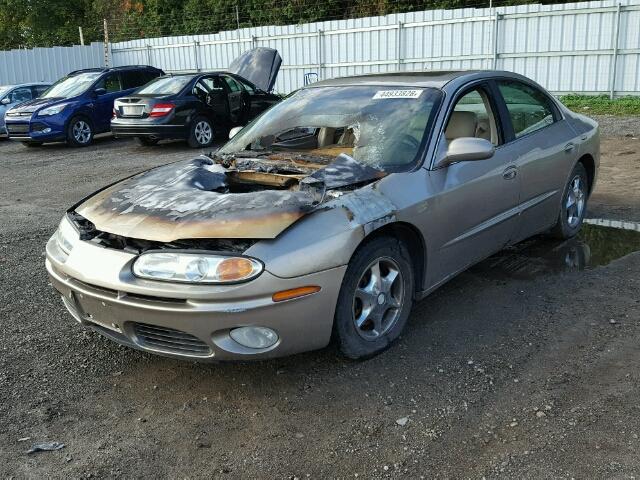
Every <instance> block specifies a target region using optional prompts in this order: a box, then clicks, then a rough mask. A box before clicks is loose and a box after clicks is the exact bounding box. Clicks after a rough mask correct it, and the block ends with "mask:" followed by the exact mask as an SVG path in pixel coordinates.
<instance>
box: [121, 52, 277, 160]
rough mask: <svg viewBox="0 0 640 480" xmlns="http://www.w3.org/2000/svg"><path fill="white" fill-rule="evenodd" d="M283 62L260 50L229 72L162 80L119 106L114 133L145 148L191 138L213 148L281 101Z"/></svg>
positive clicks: (193, 143) (192, 143)
mask: <svg viewBox="0 0 640 480" xmlns="http://www.w3.org/2000/svg"><path fill="white" fill-rule="evenodd" d="M281 63H282V59H281V58H280V55H279V54H278V52H277V51H276V50H274V49H272V48H254V49H252V50H249V51H247V52H245V53H243V54H242V55H240V56H239V57H238V58H236V59H235V60H234V61H233V62H232V64H231V65H230V67H229V69H228V70H227V71H216V72H207V73H195V74H194V73H191V74H180V75H166V76H163V77H160V78H158V79H156V80H155V81H153V82H151V83H149V84H148V85H145V86H144V87H143V88H141V89H139V90H138V91H136V92H134V94H133V95H130V96H127V97H124V98H120V99H118V100H117V101H116V102H115V106H114V111H113V119H112V120H111V131H112V132H113V133H114V135H116V136H118V137H137V138H138V140H139V141H140V143H142V144H143V145H154V144H156V143H157V142H158V141H159V140H161V139H186V140H187V141H188V143H189V145H190V146H192V147H194V148H204V147H208V146H210V145H211V144H212V143H213V141H214V138H215V137H216V136H218V137H219V138H222V137H226V135H227V134H228V132H229V130H230V129H231V128H233V127H235V126H238V125H245V124H246V123H247V122H248V121H249V120H251V119H253V118H254V117H256V116H257V115H258V114H260V113H262V112H263V111H264V110H266V109H267V108H269V107H271V106H272V105H274V104H275V103H277V102H279V101H280V97H279V96H278V95H275V94H273V93H270V92H271V91H272V90H273V86H274V84H275V81H276V76H277V74H278V70H279V69H280V64H281Z"/></svg>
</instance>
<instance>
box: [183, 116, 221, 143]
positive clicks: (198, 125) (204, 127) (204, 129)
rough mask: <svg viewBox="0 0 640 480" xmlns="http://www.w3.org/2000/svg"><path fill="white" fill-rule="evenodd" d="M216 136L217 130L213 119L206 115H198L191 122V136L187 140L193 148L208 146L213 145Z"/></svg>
mask: <svg viewBox="0 0 640 480" xmlns="http://www.w3.org/2000/svg"><path fill="white" fill-rule="evenodd" d="M214 137H215V131H214V129H213V125H212V124H211V120H209V119H208V118H206V117H202V116H200V117H196V118H194V119H193V122H191V128H190V129H189V138H188V139H187V142H188V143H189V146H190V147H191V148H206V147H209V146H211V144H212V143H213V139H214Z"/></svg>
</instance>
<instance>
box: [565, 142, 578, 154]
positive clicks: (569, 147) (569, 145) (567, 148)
mask: <svg viewBox="0 0 640 480" xmlns="http://www.w3.org/2000/svg"><path fill="white" fill-rule="evenodd" d="M574 148H576V146H575V145H574V144H573V143H571V142H569V143H567V144H566V145H565V146H564V151H565V152H567V153H569V152H571V151H573V149H574Z"/></svg>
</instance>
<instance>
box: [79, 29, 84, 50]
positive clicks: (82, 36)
mask: <svg viewBox="0 0 640 480" xmlns="http://www.w3.org/2000/svg"><path fill="white" fill-rule="evenodd" d="M78 32H80V45H83V46H84V35H82V27H78Z"/></svg>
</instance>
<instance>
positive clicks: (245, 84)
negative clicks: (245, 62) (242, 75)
mask: <svg viewBox="0 0 640 480" xmlns="http://www.w3.org/2000/svg"><path fill="white" fill-rule="evenodd" d="M238 82H239V83H240V84H242V86H243V87H244V89H245V90H246V91H247V92H249V93H251V94H253V93H255V91H256V89H255V88H253V86H252V85H251V84H250V83H249V82H243V81H242V80H238Z"/></svg>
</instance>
